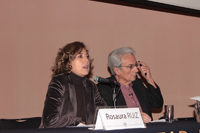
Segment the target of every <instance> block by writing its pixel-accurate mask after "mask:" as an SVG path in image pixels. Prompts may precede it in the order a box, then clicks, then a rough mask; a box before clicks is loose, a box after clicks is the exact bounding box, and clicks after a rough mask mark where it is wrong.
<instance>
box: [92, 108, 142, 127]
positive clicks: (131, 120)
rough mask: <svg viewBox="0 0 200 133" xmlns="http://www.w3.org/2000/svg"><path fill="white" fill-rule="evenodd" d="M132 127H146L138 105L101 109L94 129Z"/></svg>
mask: <svg viewBox="0 0 200 133" xmlns="http://www.w3.org/2000/svg"><path fill="white" fill-rule="evenodd" d="M130 128H146V125H145V124H144V122H143V119H142V116H141V113H140V110H139V108H138V107H134V108H112V109H111V108H108V109H99V111H98V114H97V119H96V125H95V129H94V130H100V129H103V130H115V129H130Z"/></svg>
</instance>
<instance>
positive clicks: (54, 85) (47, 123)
mask: <svg viewBox="0 0 200 133" xmlns="http://www.w3.org/2000/svg"><path fill="white" fill-rule="evenodd" d="M83 86H84V91H85V95H83V97H84V98H85V109H86V124H92V123H93V121H94V117H95V111H96V107H97V106H106V103H105V101H104V100H103V99H102V98H101V96H100V94H99V92H98V89H97V86H96V84H95V83H94V82H92V81H91V80H89V79H87V78H85V79H84V80H83ZM76 115H77V100H76V92H75V87H74V84H73V81H72V80H71V78H70V77H69V76H68V75H65V74H58V75H56V76H54V77H53V78H52V80H51V82H50V83H49V87H48V91H47V95H46V100H45V105H44V110H43V115H42V121H41V125H40V128H55V127H66V126H70V125H71V124H73V123H77V122H81V118H79V117H77V116H76Z"/></svg>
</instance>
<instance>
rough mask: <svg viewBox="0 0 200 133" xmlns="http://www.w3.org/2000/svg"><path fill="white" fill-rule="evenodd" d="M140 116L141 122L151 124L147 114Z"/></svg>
mask: <svg viewBox="0 0 200 133" xmlns="http://www.w3.org/2000/svg"><path fill="white" fill-rule="evenodd" d="M141 115H142V118H143V120H144V123H149V122H151V117H150V116H149V115H148V114H146V113H144V112H142V113H141Z"/></svg>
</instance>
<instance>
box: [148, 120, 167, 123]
mask: <svg viewBox="0 0 200 133" xmlns="http://www.w3.org/2000/svg"><path fill="white" fill-rule="evenodd" d="M156 122H166V120H165V119H160V120H155V121H151V122H150V123H156Z"/></svg>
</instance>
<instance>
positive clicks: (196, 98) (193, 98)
mask: <svg viewBox="0 0 200 133" xmlns="http://www.w3.org/2000/svg"><path fill="white" fill-rule="evenodd" d="M190 99H192V100H198V101H200V96H196V97H191V98H190Z"/></svg>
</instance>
